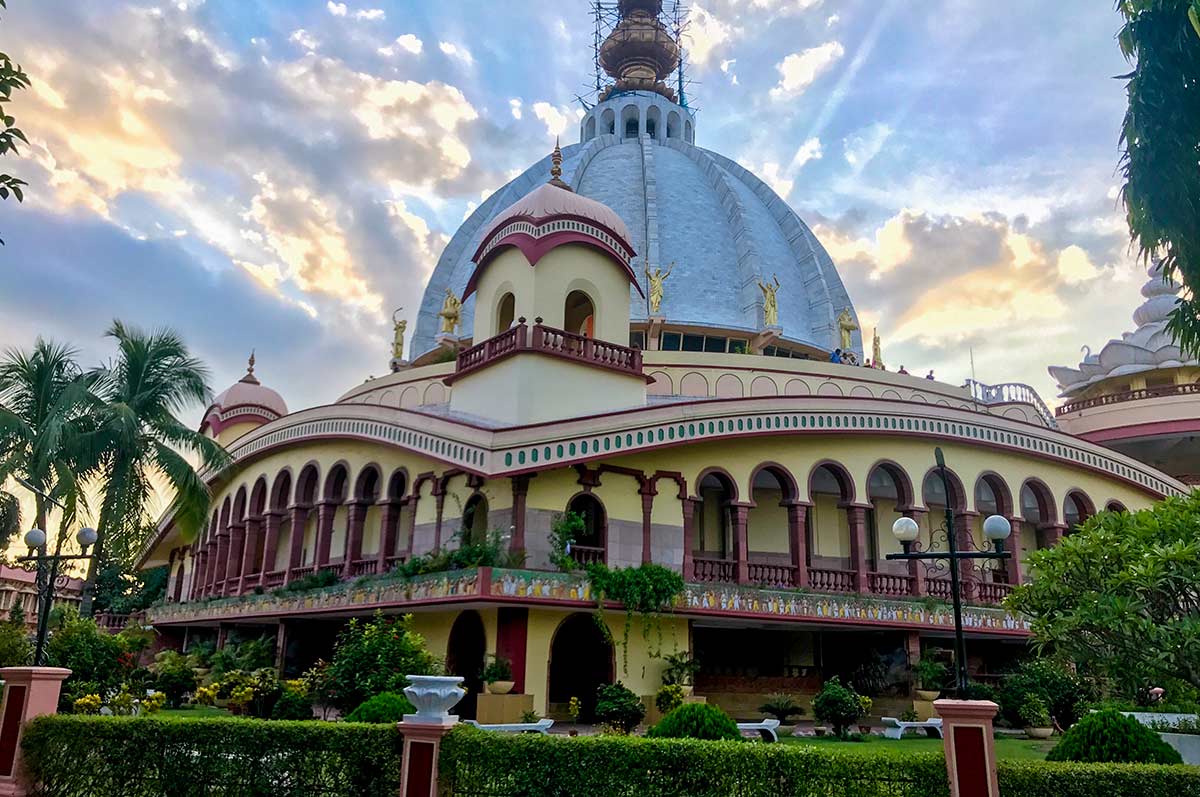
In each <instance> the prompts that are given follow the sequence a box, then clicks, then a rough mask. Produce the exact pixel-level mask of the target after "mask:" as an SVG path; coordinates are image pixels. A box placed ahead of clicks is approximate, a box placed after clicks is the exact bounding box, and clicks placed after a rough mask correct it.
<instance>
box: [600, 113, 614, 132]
mask: <svg viewBox="0 0 1200 797" xmlns="http://www.w3.org/2000/svg"><path fill="white" fill-rule="evenodd" d="M600 131H601V132H602V133H604V134H605V135H609V136H613V135H616V133H617V115H616V113H614V112H613V109H612V108H605V109H604V113H603V114H601V116H600Z"/></svg>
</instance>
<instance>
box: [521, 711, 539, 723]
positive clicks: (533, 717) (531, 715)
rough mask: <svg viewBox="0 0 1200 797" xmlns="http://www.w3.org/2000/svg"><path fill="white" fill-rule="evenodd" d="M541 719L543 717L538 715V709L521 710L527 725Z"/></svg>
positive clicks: (523, 720)
mask: <svg viewBox="0 0 1200 797" xmlns="http://www.w3.org/2000/svg"><path fill="white" fill-rule="evenodd" d="M540 719H541V717H540V716H538V713H537V712H536V711H522V712H521V722H524V723H525V724H527V725H529V724H532V723H535V722H537V721H539V720H540Z"/></svg>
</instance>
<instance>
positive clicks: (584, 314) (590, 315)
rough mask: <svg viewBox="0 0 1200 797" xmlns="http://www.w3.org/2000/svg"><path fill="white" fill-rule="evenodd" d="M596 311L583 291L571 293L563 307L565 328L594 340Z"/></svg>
mask: <svg viewBox="0 0 1200 797" xmlns="http://www.w3.org/2000/svg"><path fill="white" fill-rule="evenodd" d="M595 316H596V309H595V305H594V304H592V299H591V297H590V296H588V295H587V294H586V293H584V292H583V291H571V292H570V293H568V294H567V300H566V302H565V304H564V307H563V328H564V329H566V330H567V332H572V333H574V334H576V335H583V336H584V337H588V338H592V337H595V336H596V317H595Z"/></svg>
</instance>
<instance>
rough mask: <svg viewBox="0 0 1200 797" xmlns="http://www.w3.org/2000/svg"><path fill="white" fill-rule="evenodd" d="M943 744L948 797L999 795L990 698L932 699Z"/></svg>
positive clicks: (994, 710) (996, 796)
mask: <svg viewBox="0 0 1200 797" xmlns="http://www.w3.org/2000/svg"><path fill="white" fill-rule="evenodd" d="M933 708H934V710H935V711H937V713H938V716H939V717H941V718H942V734H943V735H944V737H945V740H946V741H945V744H946V774H947V775H948V776H949V778H950V797H1000V785H999V781H998V778H997V776H996V741H995V739H994V738H993V737H992V718H993V717H995V716H996V711H997V709H998V708H999V706H997V705H996V704H995V703H993V702H991V701H990V700H935V701H934V702H933Z"/></svg>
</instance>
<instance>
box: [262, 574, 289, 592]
mask: <svg viewBox="0 0 1200 797" xmlns="http://www.w3.org/2000/svg"><path fill="white" fill-rule="evenodd" d="M286 575H287V573H286V572H285V571H283V570H276V571H275V572H273V573H267V577H266V578H264V579H263V586H264V587H266V588H267V589H271V588H272V587H281V586H283V578H284V576H286Z"/></svg>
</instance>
